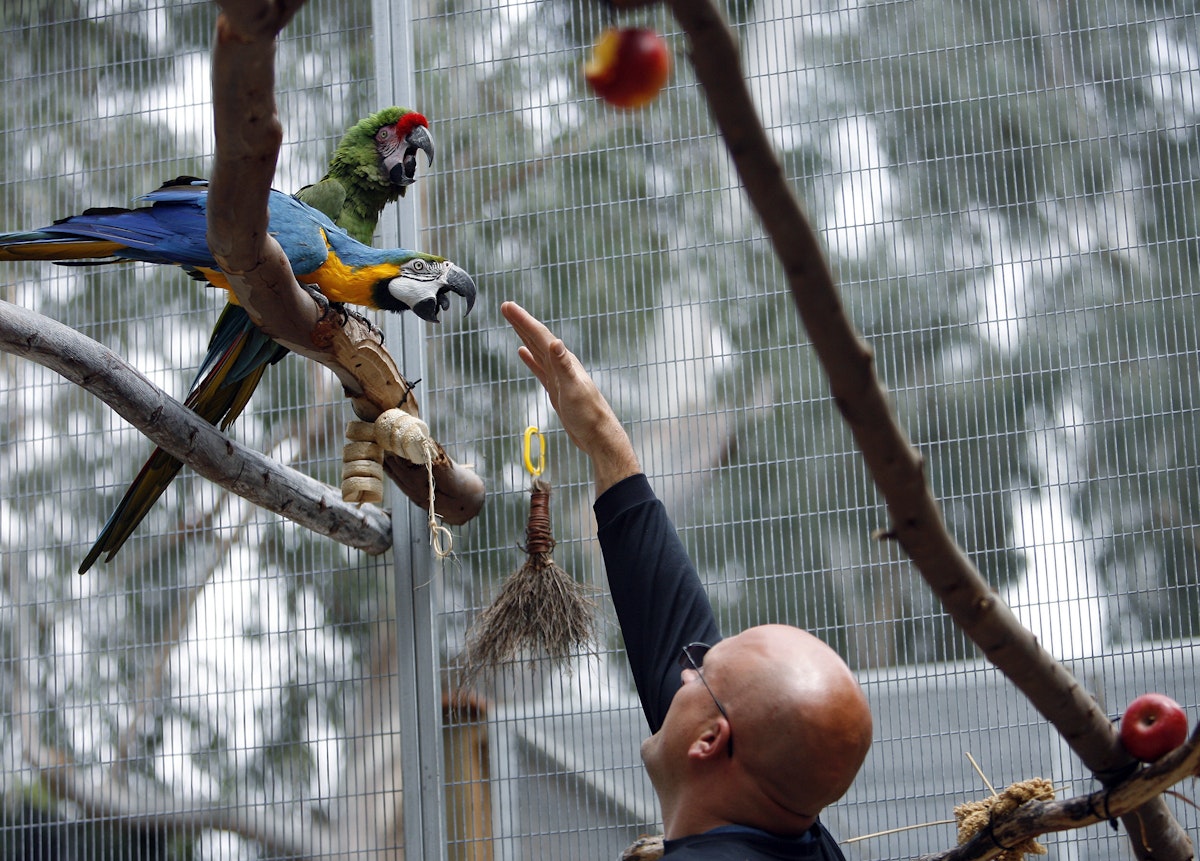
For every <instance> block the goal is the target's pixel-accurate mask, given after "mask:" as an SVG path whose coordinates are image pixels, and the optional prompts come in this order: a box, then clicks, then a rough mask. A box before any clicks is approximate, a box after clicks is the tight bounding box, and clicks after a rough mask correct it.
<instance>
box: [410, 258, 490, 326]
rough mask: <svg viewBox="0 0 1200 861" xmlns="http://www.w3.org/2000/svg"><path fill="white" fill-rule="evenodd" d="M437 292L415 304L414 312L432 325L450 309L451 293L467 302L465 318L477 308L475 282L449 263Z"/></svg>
mask: <svg viewBox="0 0 1200 861" xmlns="http://www.w3.org/2000/svg"><path fill="white" fill-rule="evenodd" d="M437 285H438V286H437V292H436V293H434V295H432V296H429V297H428V298H425V299H422V300H421V301H419V302H415V303H413V305H412V312H413V313H414V314H416V315H417V316H418V317H420V318H421V319H422V320H426V321H428V322H430V323H436V322H438V315H440V314H441V313H442V311H446V310H448V309H449V308H450V296H449V294H450V293H456V294H458V295H459V296H461V297H462V298H463V299H465V300H466V302H467V310H466V311H465V312H463V316H464V317H465V316H467V314H470V313H471V309H472V308H474V307H475V282H474V281H472V280H471V276H470V275H468V274H467V273H466V272H465V271H464V270H463V269H460V268H459V267H458V266H455V265H454V264H453V263H450V262H449V261H447V262H446V263H444V264H443V269H442V275H441V277H440V278H438V280H437Z"/></svg>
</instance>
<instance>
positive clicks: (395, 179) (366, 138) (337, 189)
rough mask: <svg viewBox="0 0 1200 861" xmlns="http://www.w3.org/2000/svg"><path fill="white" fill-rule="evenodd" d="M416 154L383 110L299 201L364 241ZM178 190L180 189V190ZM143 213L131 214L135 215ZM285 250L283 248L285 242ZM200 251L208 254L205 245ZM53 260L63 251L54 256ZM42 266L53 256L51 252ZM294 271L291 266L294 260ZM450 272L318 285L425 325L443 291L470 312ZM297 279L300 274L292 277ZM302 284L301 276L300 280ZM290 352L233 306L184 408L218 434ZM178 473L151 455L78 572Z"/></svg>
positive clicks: (176, 464) (427, 144)
mask: <svg viewBox="0 0 1200 861" xmlns="http://www.w3.org/2000/svg"><path fill="white" fill-rule="evenodd" d="M418 151H423V152H424V153H425V154H426V158H427V159H428V161H429V163H430V164H432V162H433V140H432V138H431V136H430V134H429V129H428V124H427V122H426V120H425V118H424V117H423V116H421V115H420V114H419V113H416V112H415V111H410V110H407V109H404V108H397V107H391V108H386V109H385V110H382V111H379V112H378V113H375V114H373V115H371V116H370V117H367V118H365V119H363V120H361V121H360V122H358V123H357V124H355V125H354V126H353V127H351V128H350V129H349V130H348V131H347V132H346V134H345V136H344V137H343V138H342V140H341V142H340V143H339V144H338V147H337V149H336V151H335V153H334V155H333V158H332V159H331V160H330V164H329V170H328V172H327V173H326V175H325V176H324V178H322V179H321V181H320V182H317V183H315V184H313V185H310V186H305V187H304V188H302V189H301V190H300V191H299V192H297V193H296V195H295V198H296V199H298V200H299V201H301V203H302V204H306V205H307V206H306V207H305V208H307V207H312V208H314V209H316V210H318V211H319V212H321V213H323V214H324V215H325V216H327V217H328V218H329V219H331V220H332V221H334V222H335V223H336V224H337V226H338V227H340V228H342V229H343V230H345V231H346V232H347V233H349V235H350V237H352V238H353V239H354V240H357V242H358V243H362V244H369V243H370V241H371V239H372V238H373V236H374V232H375V226H376V224H377V223H378V219H379V215H380V213H381V212H382V211H383V208H384V206H386V205H387V204H388V203H390V202H392V201H394V200H396V199H397V198H398V197H401V196H403V195H404V192H405V190H406V189H407V187H408V186H409V185H411V184H412V183H413V182H414V181H415V180H416V174H417V167H418V165H417V152H418ZM169 187H171V184H168V186H164V189H160V190H159V191H158V192H154V193H152V194H151V195H147V198H148V199H151V200H156V201H157V202H158V203H162V204H164V205H165V203H166V202H165V201H164V200H163V197H164V196H165V195H166V189H167V188H169ZM175 187H176V188H178V184H176V185H175ZM276 194H277V193H273V195H272V232H273V233H275V232H276V229H275V228H276V224H275V222H276V220H277V217H276V210H277V209H279V208H281V207H280V205H279V204H278V202H277V201H276V199H275V196H276ZM156 205H157V204H156ZM144 211H145V210H134V212H135V213H140V212H144ZM76 218H80V217H78V216H77V217H76ZM71 222H72V219H65V220H64V221H63V222H62V223H61V224H62V225H63V227H64V228H66V227H67V226H68V225H69V224H70V223H71ZM56 227H57V225H56ZM332 235H333V234H331V236H332ZM281 238H282V237H281ZM0 242H2V237H0ZM355 244H357V243H355ZM285 250H288V249H287V248H286V244H285ZM204 252H205V253H207V247H206V246H205V248H204ZM57 253H60V254H62V253H63V252H62V251H61V250H60V251H59V252H57ZM81 253H86V252H81ZM105 253H109V254H113V255H114V256H117V257H124V258H126V259H143V260H145V259H151V260H153V261H154V262H167V261H165V260H162V259H159V258H161V256H162V255H158V257H156V256H155V255H152V254H147V253H145V252H142V253H140V254H139V253H136V252H132V251H130V250H129V249H119V250H116V251H113V250H111V249H106V250H105ZM4 256H5V253H4V250H3V248H0V259H3V258H4ZM14 256H15V255H14ZM26 256H30V255H28V254H27V255H26ZM76 256H79V255H76ZM177 256H178V255H177ZM289 256H291V253H290V252H289ZM43 259H55V258H54V257H53V256H49V255H47V257H46V258H43ZM438 259H439V258H432V257H430V258H429V262H430V263H434V261H436V260H438ZM170 262H179V261H170ZM412 263H413V264H414V265H417V266H420V265H423V263H424V261H422V260H420V259H419V257H418V258H414V260H413V261H412ZM182 265H185V268H189V271H192V270H193V269H199V270H204V271H201V272H200V273H199V277H207V278H208V280H210V281H213V282H214V283H220V281H221V280H223V279H221V278H220V275H219V273H217V274H216V276H215V277H214V276H213V273H212V272H210V271H208V270H207V269H206V268H205V267H204V266H199V267H196V266H194V265H193V262H184V263H183V264H182ZM293 265H294V267H295V261H293ZM448 265H449V266H450V267H452V268H451V269H450V270H447V271H446V273H445V275H444V276H443V277H442V280H441V282H440V283H438V285H437V287H436V288H435V289H434V290H433V291H429V290H428V285H424V286H418V287H417V288H416V292H415V293H414V292H413V291H412V290H410V291H409V294H408V295H407V296H406V301H403V302H401V301H398V300H396V299H395V297H394V296H392V295H390V294H387V291H383V293H381V294H380V295H378V296H377V297H372V296H366V295H363V293H362V289H361V287H360V288H356V292H355V293H338V292H337V291H336V290H334V289H327V286H326V285H325V284H318V286H319V288H320V289H321V291H322V292H323V293H325V295H326V296H328V298H330V299H332V300H333V301H339V302H340V301H350V302H355V303H357V304H364V305H367V306H368V307H386V308H388V309H389V310H401V309H402V308H405V307H411V308H412V309H413V310H414V312H415V313H417V314H418V315H419V316H421V317H422V318H424V319H427V320H431V321H436V320H437V315H438V312H439V311H440V310H441V309H443V308H446V307H448V305H449V301H448V299H447V297H446V296H445V293H446V292H447V291H449V292H455V293H459V294H460V295H463V296H464V297H465V298H466V299H467V303H468V311H469V310H470V306H471V305H472V304H473V303H474V296H475V288H474V284H473V283H470V278H469V277H467V276H466V273H465V272H462V270H461V269H458V268H457V267H454V266H453V264H448ZM437 266H438V264H435V265H433V266H429V267H428V271H429V272H430V273H433V272H434V271H435V270H436V268H437ZM299 273H300V270H297V274H298V275H299ZM193 274H196V273H195V272H193ZM464 279H465V280H464ZM301 280H302V281H303V280H305V279H304V278H303V277H301ZM431 300H432V301H431ZM287 353H288V350H287V349H286V348H285V347H283V346H282V345H280V344H277V343H275V342H274V341H272V340H271V339H270V338H269V337H267V336H266V335H265V334H264V333H263V332H262V331H261V330H260V329H259V328H258V327H257V326H255V325H254V324H253V323H252V322H251V321H250V317H249V315H248V314H247V313H246V312H245V310H244V309H242V308H241V307H240V306H239V305H237V304H235V303H233V302H230V303H229V304H227V305H226V306H225V309H224V311H222V313H221V316H220V317H219V319H218V320H217V324H216V326H215V328H214V329H213V334H212V337H211V339H210V341H209V346H208V351H207V353H206V355H205V357H204V361H203V362H202V363H201V366H200V370H199V371H198V373H197V375H196V379H195V381H194V382H193V384H192V387H191V390H190V391H189V393H188V396H187V398H186V400H185V401H184V403H185V405H186V406H188V407H189V408H191V409H192V410H193V411H195V412H196V413H197V414H198V415H200V416H201V417H202V418H204V419H205V420H206V421H208V422H211V423H212V424H214V425H215V424H219V425H220V427H221V429H222V430H224V429H226V428H228V427H229V425H230V424H231V423H232V422H233V421H234V420H235V419H236V418H237V417H238V416H239V415H240V414H241V412H242V410H243V409H244V408H245V406H246V403H247V402H248V400H249V398H250V396H251V394H252V393H253V392H254V389H255V388H256V387H257V386H258V383H259V381H260V380H261V378H262V375H263V373H264V372H265V371H266V369H267V367H268V366H270V365H272V364H274V363H276V362H278V361H279V360H280V359H282V358H283V357H284V356H285V355H287ZM182 466H183V464H182V462H181V461H179V460H177V459H176V458H174V457H172V456H171V455H170V454H168V453H166V452H165V451H163V450H162V449H155V450H154V452H153V453H152V454H151V456H150V458H149V459H148V460H147V461H146V463H145V465H144V466H143V467H142V469H141V471H140V472H139V473H138V475H137V477H136V478H135V479H134V481H133V483H132V484H131V485H130V486H129V488H128V490H127V491H126V493H125V495H124V497H123V498H122V499H121V501H120V503H118V505H117V507H116V509H115V510H114V511H113V513H112V515H111V516H110V517H109V519H108V521H107V522H106V523H105V525H104V528H103V529H102V530H101V532H100V535H99V537H98V538H97V539H96V542H95V544H94V545H93V546H92V548H91V550H90V551H89V552H88V554H87V556H86V557H85V558H84V560H83V562H82V563H81V564H80V566H79V573H81V574H82V573H84V572H86V571H87V570H88V569H89V568H91V566H92V565H93V564H94V563H95V562H96V560H97V559H98V558H99V557H100V556H101V555H102V554H105V553H107V554H108V555H107V556H106V558H105V561H110V560H111V559H112V558H113V556H115V555H116V553H117V551H118V550H119V549H120V548H121V546H122V545H123V544H124V543H125V541H126V540H127V539H128V538H129V536H130V535H131V534H132V533H133V531H134V529H136V528H137V525H138V524H139V523H140V522H141V521H142V519H143V518H144V517H145V516H146V514H147V513H148V512H149V510H150V508H151V507H152V506H153V505H154V503H155V502H156V501H157V500H158V498H159V497H160V496H161V495H162V493H163V491H165V490H166V488H167V487H168V485H170V483H171V481H172V480H173V479H174V478H175V476H176V475H177V474H178V472H179V470H180V469H181V468H182Z"/></svg>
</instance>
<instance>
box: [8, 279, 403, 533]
mask: <svg viewBox="0 0 1200 861" xmlns="http://www.w3.org/2000/svg"><path fill="white" fill-rule="evenodd" d="M0 350H3V351H4V352H6V353H12V354H14V355H17V356H21V357H22V358H25V359H29V360H31V361H33V362H36V363H38V364H39V365H42V366H44V367H47V368H49V369H50V370H52V371H55V372H57V373H58V374H61V375H62V376H63V377H64V378H66V379H68V380H70V381H71V382H73V383H75V384H76V385H79V386H81V387H83V388H85V389H87V390H88V391H89V392H91V393H92V394H93V395H95V396H96V397H98V398H100V399H101V400H102V401H104V402H105V403H106V404H108V405H109V406H110V407H112V408H113V410H114V411H115V412H116V413H118V414H119V415H120V416H121V417H122V418H124V419H125V420H126V421H128V422H129V423H130V424H132V425H133V426H134V427H136V428H137V429H138V430H140V431H141V432H142V433H143V434H145V435H146V436H147V437H149V438H150V440H151V441H152V442H154V443H155V444H157V445H159V446H161V447H162V448H163V449H164V450H165V451H167V452H169V453H170V454H171V455H173V456H174V457H177V458H179V459H180V460H182V461H184V462H185V463H188V464H190V465H191V466H192V468H194V469H195V470H196V471H197V472H198V473H200V474H201V475H203V476H204V477H205V478H207V479H208V480H209V481H212V482H214V483H216V484H219V485H221V486H222V487H224V488H227V489H229V490H231V491H233V492H234V493H236V494H238V495H239V496H241V497H244V498H246V499H248V500H250V501H251V502H253V503H254V504H255V505H259V506H262V507H263V508H266V509H268V510H269V511H274V512H275V513H276V514H282V515H283V516H284V517H287V518H289V519H290V520H294V521H295V522H296V523H299V524H300V525H302V526H304V527H306V528H308V529H311V530H313V531H314V532H318V533H320V534H322V535H325V536H328V537H330V538H333V539H334V540H336V541H340V542H341V543H343V544H347V545H349V546H351V547H357V548H358V549H360V550H363V551H365V552H367V553H372V554H379V553H383V552H384V551H385V550H387V549H388V548H389V547H391V545H392V526H391V518H390V517H388V515H386V514H385V513H384V512H383V511H381V510H380V509H378V508H376V507H375V506H370V505H364V506H361V507H360V506H355V505H351V504H349V503H346V502H343V501H342V496H341V491H339V490H337V489H336V488H332V487H329V486H328V485H325V484H322V483H321V482H319V481H317V480H316V479H313V478H310V477H308V476H307V475H305V474H304V473H302V472H297V471H296V470H294V469H290V468H288V467H286V466H283V465H282V464H279V463H276V462H275V461H273V460H271V458H269V457H266V456H265V455H263V454H261V453H259V452H257V451H254V450H253V449H250V448H246V447H245V446H243V445H241V444H240V443H237V442H235V441H234V440H232V439H230V438H229V437H227V436H225V434H223V433H221V432H220V431H219V430H217V428H215V427H214V426H212V425H210V424H209V423H208V422H206V421H204V420H203V419H202V418H200V417H199V416H198V415H196V414H195V413H194V412H192V411H191V410H189V409H188V408H187V407H185V406H184V405H183V404H181V403H179V402H178V401H176V400H175V399H173V398H172V397H171V396H170V395H168V394H167V393H166V392H164V391H162V390H161V389H159V388H158V386H156V385H154V383H152V382H150V380H148V379H147V378H146V377H144V376H143V375H142V374H141V372H140V371H138V370H137V369H136V368H134V367H133V366H132V365H130V364H129V363H128V362H126V361H125V360H124V359H122V358H121V357H120V356H118V355H117V354H116V353H114V352H112V351H111V350H109V349H108V348H107V347H105V346H104V345H103V344H99V343H97V342H96V341H93V340H92V339H91V338H88V337H86V336H84V335H81V334H80V333H79V332H76V331H75V330H74V329H72V328H70V327H69V326H64V325H63V324H61V323H59V322H57V321H55V320H51V319H49V318H48V317H43V316H42V315H40V314H36V313H34V312H33V311H30V310H28V309H26V308H22V307H20V306H18V305H13V304H12V303H10V302H4V301H0Z"/></svg>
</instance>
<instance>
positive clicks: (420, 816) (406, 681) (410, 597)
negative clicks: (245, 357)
mask: <svg viewBox="0 0 1200 861" xmlns="http://www.w3.org/2000/svg"><path fill="white" fill-rule="evenodd" d="M371 5H372V21H373V31H374V36H375V79H376V84H377V87H376V91H377V93H378V95H379V105H378V107H384V106H386V105H388V104H395V105H401V106H405V107H413V108H416V109H419V107H418V106H417V105H415V104H414V102H415V89H416V87H415V83H414V80H413V74H412V69H413V65H414V62H415V60H414V51H413V43H412V35H411V27H409V26H407V24H408V22H409V20H410V19H411V17H412V8H411V2H410V0H392V2H385V0H373V2H372V4H371ZM420 193H421V192H420V186H419V184H418V185H417V186H414V188H413V189H412V190H410V192H409V193H408V194H407V195H406V196H405V197H404V198H402V199H401V200H399V201H398V202H397V203H396V205H395V206H390V207H388V208H387V210H385V213H384V216H383V218H382V219H381V228H382V230H383V234H384V235H385V236H388V237H393V238H396V239H398V243H397V244H399V245H402V246H406V247H409V248H419V247H420V246H421V243H420V242H419V241H418V240H419V235H420V229H421V224H420V217H419V212H418V208H417V205H416V200H417V197H418V195H419V194H420ZM389 242H390V239H389ZM386 317H387V319H386V321H385V324H384V330H385V332H386V335H387V340H388V345H389V348H390V349H391V350H392V351H393V355H394V356H395V358H396V360H397V361H398V362H399V364H400V368H401V370H402V371H403V373H404V375H405V376H406V377H407V378H408V379H410V380H416V379H420V378H422V377H424V376H425V339H424V332H423V331H422V329H421V326H420V322H419V321H418V320H417V318H416V317H415V316H413V315H412V314H403V315H398V314H388V315H386ZM388 493H389V497H388V504H389V505H390V506H391V510H392V529H393V541H394V544H393V548H392V557H393V564H394V566H395V584H396V631H397V636H396V648H397V649H398V650H399V652H400V654H399V659H398V660H397V662H396V666H397V668H398V670H397V676H398V695H399V701H398V704H397V710H398V713H399V715H400V717H401V727H402V729H401V739H400V751H401V755H402V756H403V763H402V765H401V773H402V775H403V778H404V789H403V796H402V797H403V810H404V857H405V858H407V859H410V861H417V859H420V861H435V859H442V858H444V857H445V854H446V837H445V835H446V817H445V810H444V805H443V803H442V798H443V794H444V793H443V787H442V698H441V685H440V678H439V668H438V661H439V658H438V646H437V640H438V638H437V610H438V607H439V605H440V601H439V594H440V589H439V588H438V584H437V583H436V582H435V571H434V563H433V554H432V552H431V550H430V547H429V533H428V527H427V524H426V515H425V514H424V512H422V511H419V510H418V508H417V507H416V506H415V505H413V504H412V503H411V502H410V501H409V500H408V499H407V497H405V496H404V495H403V494H402V493H401V492H400V491H399V490H398V489H397V488H396V487H395V486H394V485H389V491H388Z"/></svg>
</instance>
